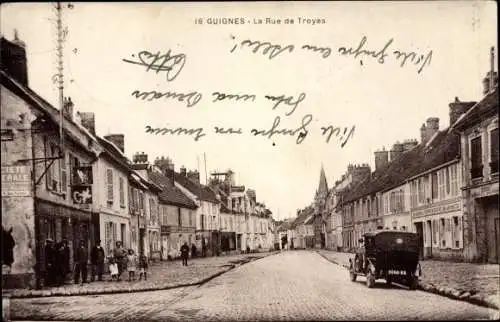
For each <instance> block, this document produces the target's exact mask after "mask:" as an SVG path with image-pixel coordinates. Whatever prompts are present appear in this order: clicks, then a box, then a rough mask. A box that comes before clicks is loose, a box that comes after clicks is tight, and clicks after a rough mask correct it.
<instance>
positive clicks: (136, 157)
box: [132, 152, 148, 164]
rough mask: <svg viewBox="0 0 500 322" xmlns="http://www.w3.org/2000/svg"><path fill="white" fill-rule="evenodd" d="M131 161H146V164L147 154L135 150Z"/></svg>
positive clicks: (141, 162) (142, 162)
mask: <svg viewBox="0 0 500 322" xmlns="http://www.w3.org/2000/svg"><path fill="white" fill-rule="evenodd" d="M132 161H133V162H134V163H140V164H144V163H146V164H147V163H148V155H147V154H146V153H144V152H137V153H136V154H134V156H133V157H132Z"/></svg>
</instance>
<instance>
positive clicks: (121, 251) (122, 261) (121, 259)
mask: <svg viewBox="0 0 500 322" xmlns="http://www.w3.org/2000/svg"><path fill="white" fill-rule="evenodd" d="M113 256H114V258H115V260H116V263H117V264H118V280H119V281H120V280H121V276H122V273H123V271H124V270H125V265H126V260H127V250H125V248H123V246H122V242H121V241H119V240H118V241H117V242H116V248H115V250H114V253H113Z"/></svg>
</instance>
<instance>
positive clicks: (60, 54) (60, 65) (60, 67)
mask: <svg viewBox="0 0 500 322" xmlns="http://www.w3.org/2000/svg"><path fill="white" fill-rule="evenodd" d="M56 10H57V12H56V15H57V83H58V90H59V118H60V120H59V140H60V144H59V145H60V147H59V153H60V155H61V156H62V155H63V154H64V133H63V122H64V113H63V110H64V50H63V42H64V39H63V27H62V8H61V3H60V2H57V4H56ZM59 170H60V169H59Z"/></svg>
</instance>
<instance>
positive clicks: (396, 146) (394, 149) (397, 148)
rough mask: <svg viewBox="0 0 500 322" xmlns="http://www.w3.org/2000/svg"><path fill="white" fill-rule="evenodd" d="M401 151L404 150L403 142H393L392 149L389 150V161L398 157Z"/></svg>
mask: <svg viewBox="0 0 500 322" xmlns="http://www.w3.org/2000/svg"><path fill="white" fill-rule="evenodd" d="M403 152H404V146H403V144H401V143H399V141H398V142H396V143H394V144H393V145H392V150H391V152H390V158H391V162H392V161H394V160H396V159H397V158H399V157H400V156H401V154H403Z"/></svg>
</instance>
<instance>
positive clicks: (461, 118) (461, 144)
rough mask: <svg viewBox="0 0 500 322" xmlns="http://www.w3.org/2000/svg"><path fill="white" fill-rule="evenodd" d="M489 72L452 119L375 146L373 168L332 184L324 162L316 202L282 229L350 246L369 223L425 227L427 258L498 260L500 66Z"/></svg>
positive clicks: (453, 107) (308, 243)
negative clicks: (478, 94)
mask: <svg viewBox="0 0 500 322" xmlns="http://www.w3.org/2000/svg"><path fill="white" fill-rule="evenodd" d="M493 66H494V48H492V49H491V70H490V71H489V72H488V74H487V76H486V78H485V79H484V82H483V86H484V90H483V94H484V96H483V97H482V98H481V99H479V101H477V102H463V101H460V100H459V99H458V98H455V100H454V101H453V102H451V103H450V104H449V124H450V126H449V127H447V128H444V129H441V128H440V125H439V121H440V120H439V119H438V118H435V117H430V118H428V119H427V120H426V122H425V123H424V124H422V126H421V127H420V134H421V135H420V141H417V140H415V139H413V140H404V141H403V142H396V143H395V144H394V145H393V146H392V149H390V151H387V150H385V149H382V150H380V151H377V152H375V155H374V158H375V169H374V170H373V171H372V169H371V168H370V166H369V165H368V164H357V165H349V166H348V168H347V171H346V173H345V174H343V175H342V176H341V179H340V180H337V181H336V182H335V183H334V185H333V186H332V187H330V188H329V187H328V185H327V180H326V175H325V172H324V170H323V169H321V172H320V182H319V186H318V189H317V191H316V194H315V197H314V200H313V201H312V203H311V204H310V205H309V206H307V207H305V208H304V209H302V210H299V211H298V213H297V217H296V218H295V219H294V220H293V221H291V222H286V223H283V224H282V225H281V226H279V227H278V228H277V229H278V231H280V234H281V235H282V236H286V238H285V239H284V240H287V243H288V244H293V245H294V247H295V248H297V247H299V248H304V247H326V248H330V249H335V250H340V251H350V250H352V249H354V248H355V247H357V246H359V244H358V240H359V238H360V237H361V236H362V235H363V234H364V233H365V232H368V231H373V230H376V229H391V230H403V231H413V232H416V233H418V234H419V236H420V243H421V246H422V247H421V257H422V258H438V259H453V260H462V261H471V262H491V263H498V262H499V259H500V225H499V221H500V219H499V210H498V197H499V196H498V163H499V159H498V157H499V154H498V148H499V146H498V74H497V73H496V72H494V68H493Z"/></svg>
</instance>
